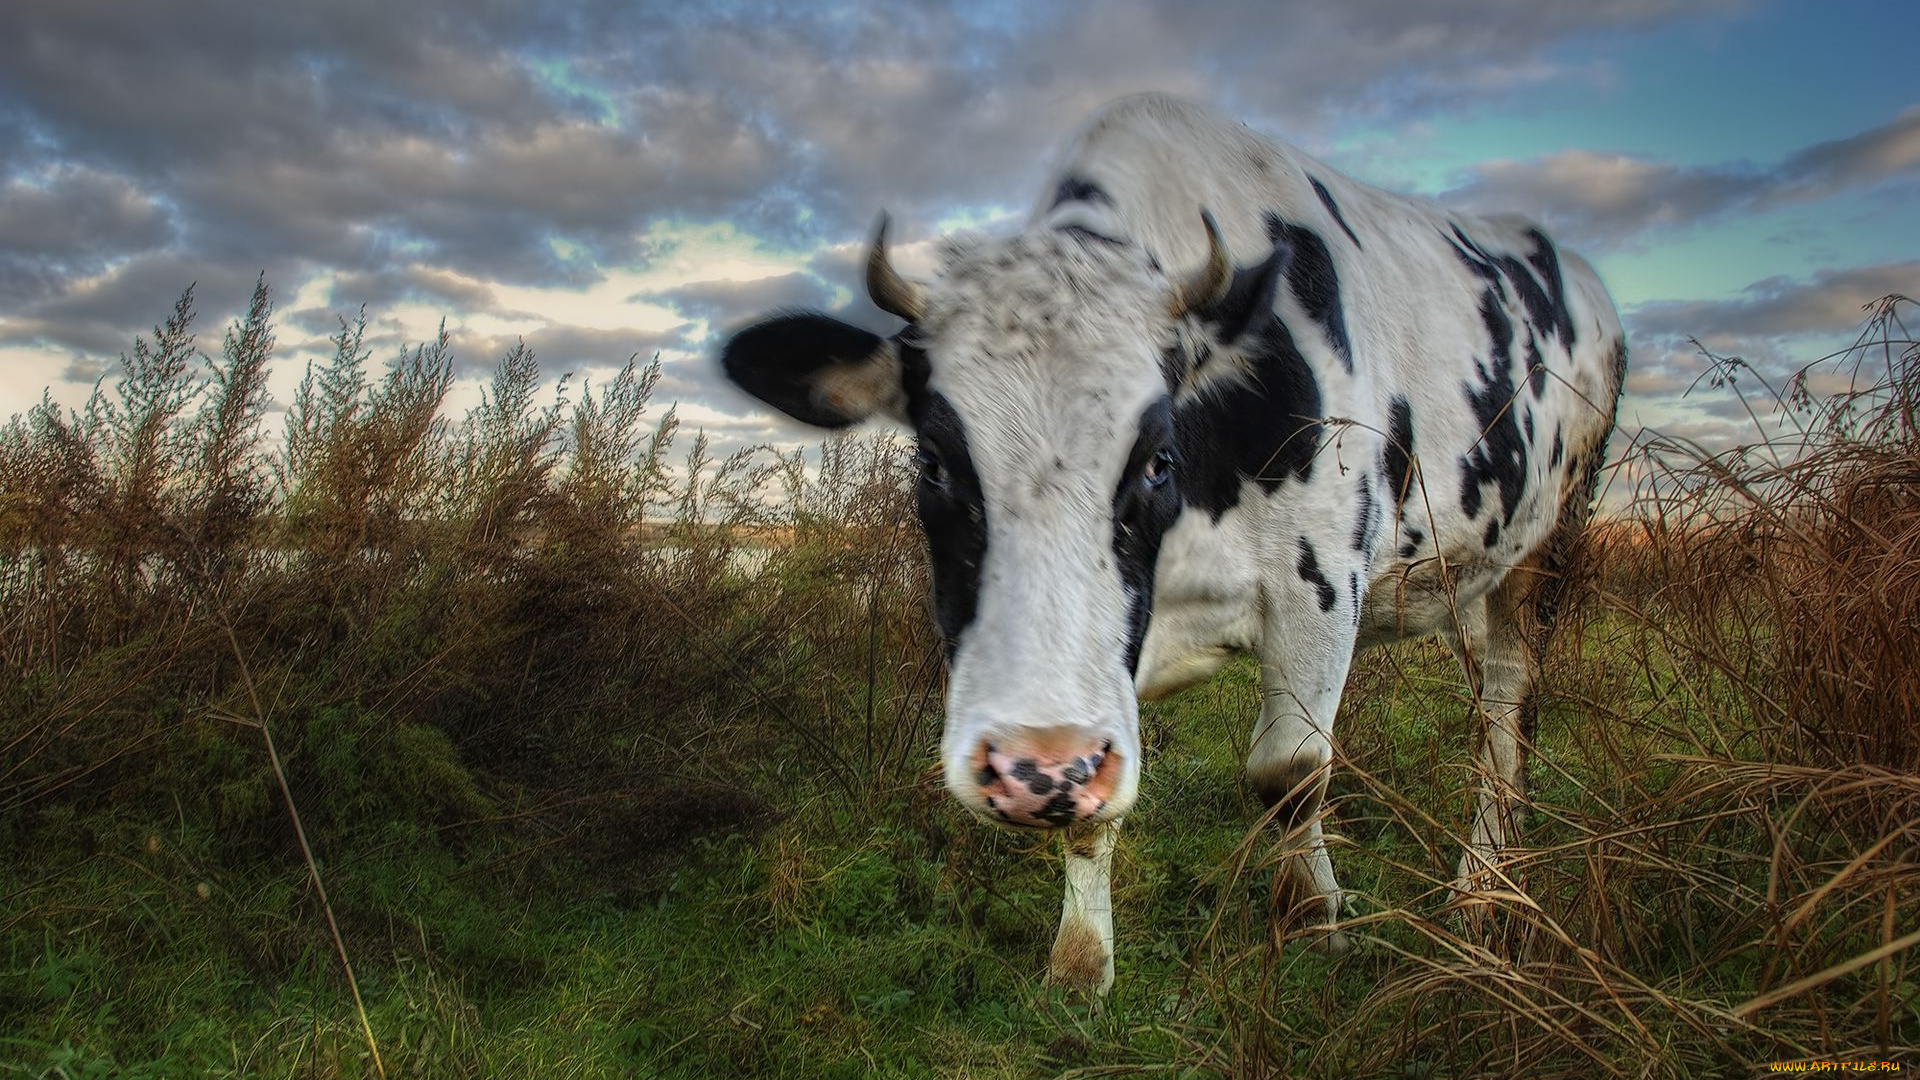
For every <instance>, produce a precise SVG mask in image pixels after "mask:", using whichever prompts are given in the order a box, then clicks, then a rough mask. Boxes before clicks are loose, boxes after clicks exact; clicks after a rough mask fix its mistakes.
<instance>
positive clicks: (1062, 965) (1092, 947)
mask: <svg viewBox="0 0 1920 1080" xmlns="http://www.w3.org/2000/svg"><path fill="white" fill-rule="evenodd" d="M1047 981H1048V982H1050V983H1053V984H1055V985H1058V986H1065V987H1069V988H1071V989H1073V990H1077V991H1079V992H1080V993H1082V994H1084V995H1086V996H1087V997H1089V998H1092V999H1095V1000H1098V999H1099V998H1103V997H1106V996H1107V991H1109V990H1112V989H1113V954H1112V952H1110V951H1109V950H1108V949H1107V945H1106V942H1104V941H1102V940H1101V939H1100V932H1099V931H1098V930H1095V929H1094V928H1093V927H1091V926H1089V925H1087V924H1086V923H1084V922H1079V921H1073V922H1068V923H1066V924H1065V925H1063V926H1061V927H1060V936H1059V937H1058V938H1055V939H1054V942H1053V955H1052V956H1051V957H1049V958H1048V960H1047Z"/></svg>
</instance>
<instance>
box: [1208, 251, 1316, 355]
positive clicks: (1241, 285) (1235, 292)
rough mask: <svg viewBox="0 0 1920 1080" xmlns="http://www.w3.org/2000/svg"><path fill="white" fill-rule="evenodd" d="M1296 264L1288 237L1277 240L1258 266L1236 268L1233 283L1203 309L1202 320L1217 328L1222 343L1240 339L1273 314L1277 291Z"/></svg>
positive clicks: (1215, 330) (1215, 329) (1215, 331)
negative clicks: (1216, 300)
mask: <svg viewBox="0 0 1920 1080" xmlns="http://www.w3.org/2000/svg"><path fill="white" fill-rule="evenodd" d="M1292 263H1293V248H1292V247H1290V246H1289V245H1288V244H1287V242H1286V241H1285V240H1280V241H1277V242H1275V243H1274V245H1273V251H1272V252H1271V253H1269V254H1268V255H1267V257H1266V258H1265V259H1264V260H1262V261H1261V262H1260V265H1258V266H1243V267H1239V268H1237V269H1235V270H1234V272H1233V284H1232V285H1230V286H1228V287H1227V294H1226V295H1225V296H1223V297H1221V298H1220V300H1219V301H1218V302H1216V303H1213V304H1210V305H1208V306H1207V307H1206V308H1203V309H1202V310H1201V311H1200V313H1199V314H1200V319H1201V321H1202V322H1204V323H1206V324H1208V325H1209V326H1211V327H1212V328H1213V331H1214V334H1215V336H1216V338H1217V340H1218V341H1219V342H1220V344H1222V345H1231V344H1233V343H1234V342H1236V341H1238V340H1240V336H1241V335H1242V334H1245V333H1246V332H1247V330H1248V329H1249V328H1251V327H1252V326H1254V325H1255V324H1256V323H1257V322H1258V321H1259V320H1261V319H1264V318H1266V317H1267V316H1269V315H1272V314H1273V294H1274V292H1275V291H1277V290H1278V289H1279V288H1280V281H1281V279H1282V278H1285V277H1286V276H1287V267H1288V266H1289V265H1291V264H1292Z"/></svg>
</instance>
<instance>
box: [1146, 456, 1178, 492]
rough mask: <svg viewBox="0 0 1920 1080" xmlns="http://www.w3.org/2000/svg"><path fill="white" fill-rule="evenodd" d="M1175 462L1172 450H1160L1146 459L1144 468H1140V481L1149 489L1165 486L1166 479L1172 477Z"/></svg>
mask: <svg viewBox="0 0 1920 1080" xmlns="http://www.w3.org/2000/svg"><path fill="white" fill-rule="evenodd" d="M1175 464H1176V461H1175V459H1174V456H1173V451H1171V450H1162V451H1160V452H1159V453H1157V454H1155V455H1153V456H1152V457H1150V458H1148V459H1147V465H1146V468H1144V469H1141V470H1140V482H1141V483H1143V484H1145V485H1146V486H1147V490H1149V491H1155V490H1158V489H1160V488H1162V487H1165V486H1166V483H1167V481H1169V480H1171V479H1173V468H1174V465H1175Z"/></svg>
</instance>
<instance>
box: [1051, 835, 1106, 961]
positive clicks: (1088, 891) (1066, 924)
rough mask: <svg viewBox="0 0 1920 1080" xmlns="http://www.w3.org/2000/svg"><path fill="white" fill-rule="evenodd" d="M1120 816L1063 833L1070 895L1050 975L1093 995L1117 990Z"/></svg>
mask: <svg viewBox="0 0 1920 1080" xmlns="http://www.w3.org/2000/svg"><path fill="white" fill-rule="evenodd" d="M1119 829H1120V823H1119V822H1118V821H1109V822H1103V823H1101V824H1098V825H1080V826H1076V827H1074V828H1072V829H1069V830H1067V833H1066V835H1065V836H1064V837H1063V839H1064V840H1065V843H1066V849H1067V896H1066V900H1065V902H1064V903H1063V904H1062V905H1061V910H1060V934H1059V936H1058V937H1056V938H1054V940H1053V955H1052V957H1051V958H1050V959H1049V960H1048V962H1047V978H1048V979H1050V980H1051V981H1053V982H1057V983H1061V984H1063V985H1065V986H1071V987H1073V988H1074V989H1076V990H1079V991H1081V992H1083V993H1085V994H1087V995H1089V996H1092V997H1105V996H1106V993H1107V991H1109V990H1111V989H1113V879H1112V872H1113V839H1114V834H1115V833H1116V832H1118V831H1119Z"/></svg>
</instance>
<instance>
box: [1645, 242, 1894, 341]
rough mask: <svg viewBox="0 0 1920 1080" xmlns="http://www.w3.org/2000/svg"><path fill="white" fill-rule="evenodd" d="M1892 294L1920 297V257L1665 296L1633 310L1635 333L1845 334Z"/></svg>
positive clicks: (1720, 335) (1679, 335) (1740, 336)
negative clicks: (1735, 292)
mask: <svg viewBox="0 0 1920 1080" xmlns="http://www.w3.org/2000/svg"><path fill="white" fill-rule="evenodd" d="M1890 293H1901V294H1904V295H1907V296H1915V295H1920V261H1909V262H1898V263H1887V264H1883V265H1879V266H1860V267H1849V268H1845V269H1826V270H1820V271H1817V272H1816V273H1815V274H1814V275H1813V277H1812V279H1811V280H1808V281H1796V280H1793V279H1791V278H1786V277H1771V278H1767V279H1765V280H1763V281H1756V282H1754V283H1753V284H1751V285H1749V286H1747V287H1746V288H1745V289H1743V290H1741V293H1740V295H1739V296H1737V297H1734V298H1731V299H1726V300H1661V301H1655V302H1652V303H1647V304H1641V305H1640V306H1638V307H1636V308H1634V309H1633V310H1632V311H1630V312H1628V313H1627V319H1626V321H1627V325H1628V327H1629V328H1630V329H1631V331H1632V332H1633V334H1634V336H1635V337H1646V338H1668V339H1672V338H1685V337H1696V338H1700V339H1701V340H1703V341H1705V340H1707V339H1709V338H1732V339H1758V338H1793V337H1805V336H1809V335H1816V334H1835V333H1845V332H1848V331H1852V330H1855V329H1858V328H1859V326H1860V325H1861V323H1862V322H1864V321H1865V319H1866V311H1865V305H1867V304H1870V303H1872V302H1873V301H1875V300H1878V299H1879V298H1880V297H1882V296H1886V295H1888V294H1890Z"/></svg>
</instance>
